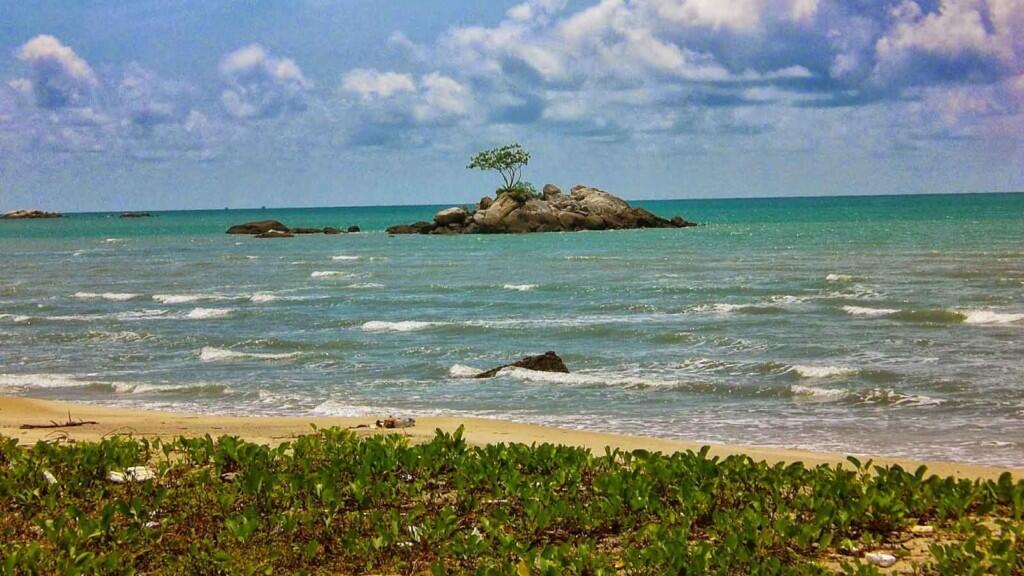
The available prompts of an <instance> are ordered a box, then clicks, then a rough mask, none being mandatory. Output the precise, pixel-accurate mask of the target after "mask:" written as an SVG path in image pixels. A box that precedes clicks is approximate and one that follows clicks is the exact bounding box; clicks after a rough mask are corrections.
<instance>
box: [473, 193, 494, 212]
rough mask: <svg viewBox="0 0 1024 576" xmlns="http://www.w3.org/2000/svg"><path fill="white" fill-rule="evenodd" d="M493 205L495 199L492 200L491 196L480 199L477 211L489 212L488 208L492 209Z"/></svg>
mask: <svg viewBox="0 0 1024 576" xmlns="http://www.w3.org/2000/svg"><path fill="white" fill-rule="evenodd" d="M491 204H494V199H493V198H491V197H490V196H484V197H483V198H481V199H480V202H478V203H477V205H476V209H477V210H487V209H488V208H490V207H491Z"/></svg>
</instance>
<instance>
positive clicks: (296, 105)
mask: <svg viewBox="0 0 1024 576" xmlns="http://www.w3.org/2000/svg"><path fill="white" fill-rule="evenodd" d="M220 74H221V78H222V79H223V80H224V82H225V84H227V88H225V89H224V91H223V92H222V93H221V103H222V104H223V105H224V109H225V110H226V111H227V112H228V114H229V115H231V116H233V117H235V118H239V119H258V118H269V117H274V116H279V115H281V114H284V113H286V112H294V111H301V110H305V109H306V98H307V93H308V92H309V90H310V88H311V87H312V85H311V83H310V82H309V81H307V80H306V78H305V76H303V74H302V70H301V69H300V68H299V66H298V64H296V63H295V61H294V60H292V59H290V58H276V57H273V56H271V55H270V54H268V53H267V51H266V50H264V48H263V47H262V46H260V45H259V44H250V45H248V46H245V47H242V48H239V49H238V50H235V51H234V52H231V53H229V54H227V55H226V56H225V57H224V58H223V59H222V60H221V64H220Z"/></svg>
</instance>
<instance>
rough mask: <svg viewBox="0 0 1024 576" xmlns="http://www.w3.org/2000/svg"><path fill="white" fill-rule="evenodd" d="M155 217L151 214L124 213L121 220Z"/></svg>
mask: <svg viewBox="0 0 1024 576" xmlns="http://www.w3.org/2000/svg"><path fill="white" fill-rule="evenodd" d="M152 216H153V215H152V214H150V213H149V212H122V213H121V218H151V217H152Z"/></svg>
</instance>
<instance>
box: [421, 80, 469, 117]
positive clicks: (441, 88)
mask: <svg viewBox="0 0 1024 576" xmlns="http://www.w3.org/2000/svg"><path fill="white" fill-rule="evenodd" d="M421 83H422V87H423V89H422V96H421V101H420V102H419V103H417V104H416V106H415V108H414V109H413V115H414V117H415V118H416V120H417V121H419V122H436V121H440V120H445V119H452V118H458V117H461V116H466V115H467V114H469V112H470V109H471V108H472V106H473V95H472V93H471V92H470V91H469V89H468V88H466V87H465V86H463V85H462V84H460V83H459V82H457V81H455V80H453V79H452V78H449V77H448V76H444V75H442V74H438V73H437V72H433V73H431V74H427V75H426V76H424V77H423V79H422V80H421Z"/></svg>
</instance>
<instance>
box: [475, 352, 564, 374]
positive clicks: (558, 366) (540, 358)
mask: <svg viewBox="0 0 1024 576" xmlns="http://www.w3.org/2000/svg"><path fill="white" fill-rule="evenodd" d="M505 368H524V369H526V370H537V371H538V372H562V373H564V374H568V373H569V369H568V368H566V366H565V362H563V361H562V359H561V358H559V356H558V354H555V353H554V352H551V351H548V352H545V353H543V354H539V355H537V356H527V357H525V358H523V359H522V360H519V361H518V362H513V363H512V364H505V365H503V366H498V367H497V368H491V369H490V370H488V371H486V372H481V373H479V374H477V375H476V376H473V377H474V378H491V377H493V376H495V375H496V374H497V373H498V372H501V371H502V370H504V369H505Z"/></svg>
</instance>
